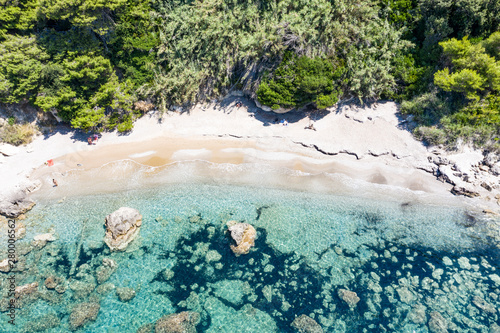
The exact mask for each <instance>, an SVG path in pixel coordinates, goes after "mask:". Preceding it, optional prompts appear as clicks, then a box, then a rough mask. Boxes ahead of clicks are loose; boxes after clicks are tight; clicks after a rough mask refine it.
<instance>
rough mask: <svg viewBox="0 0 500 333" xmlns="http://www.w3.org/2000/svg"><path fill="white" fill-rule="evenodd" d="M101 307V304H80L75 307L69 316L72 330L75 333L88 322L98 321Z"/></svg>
mask: <svg viewBox="0 0 500 333" xmlns="http://www.w3.org/2000/svg"><path fill="white" fill-rule="evenodd" d="M100 307H101V306H100V305H99V303H80V304H77V305H75V307H74V308H73V310H72V311H71V315H70V316H69V325H70V328H71V330H73V331H74V330H76V329H77V328H79V327H81V326H83V325H85V324H86V323H87V322H89V321H91V320H96V318H97V314H98V313H99V309H100Z"/></svg>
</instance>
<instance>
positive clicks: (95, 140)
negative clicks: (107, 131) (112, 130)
mask: <svg viewBox="0 0 500 333" xmlns="http://www.w3.org/2000/svg"><path fill="white" fill-rule="evenodd" d="M97 139H99V136H98V135H97V134H94V144H97Z"/></svg>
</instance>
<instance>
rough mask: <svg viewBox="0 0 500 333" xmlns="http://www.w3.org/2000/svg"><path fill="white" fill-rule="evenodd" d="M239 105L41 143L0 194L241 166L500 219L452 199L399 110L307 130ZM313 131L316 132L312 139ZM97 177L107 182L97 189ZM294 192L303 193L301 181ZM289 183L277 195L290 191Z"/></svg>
mask: <svg viewBox="0 0 500 333" xmlns="http://www.w3.org/2000/svg"><path fill="white" fill-rule="evenodd" d="M238 100H241V98H240V99H238V98H234V97H229V98H227V99H225V100H224V101H222V102H221V103H218V104H209V105H197V106H196V107H194V108H193V109H191V110H189V111H180V112H179V111H177V112H169V113H167V114H164V115H163V116H161V118H159V114H157V113H154V112H150V113H148V114H147V115H145V116H143V117H142V118H140V119H139V120H137V121H136V123H135V127H134V130H133V131H132V132H131V133H129V134H128V135H120V134H118V133H116V132H114V133H104V134H102V137H101V138H100V139H99V142H98V143H97V145H88V144H87V142H86V137H85V136H84V135H80V136H78V135H75V133H66V134H63V133H55V134H54V135H49V136H45V137H42V136H40V137H37V138H36V139H35V140H34V142H33V143H31V144H30V145H28V146H26V147H24V148H20V149H19V151H18V153H17V154H16V155H14V156H9V157H4V158H3V160H2V164H1V165H0V173H1V174H2V178H4V179H5V182H4V184H5V185H4V187H3V188H2V193H1V194H4V195H5V194H6V193H8V191H12V190H14V189H23V187H27V186H29V184H33V182H37V181H38V180H40V181H41V189H40V191H39V192H40V194H39V195H36V196H39V197H40V196H44V195H46V194H47V193H51V197H52V196H53V197H59V198H60V197H64V196H65V195H68V194H69V193H73V195H78V193H80V192H79V190H78V189H80V188H82V187H85V188H87V189H88V190H87V191H92V190H91V189H90V188H91V185H89V184H87V186H80V185H79V184H73V183H71V181H70V183H67V181H69V180H70V179H72V182H75V179H80V180H79V181H80V182H84V183H92V177H93V180H94V181H99V182H101V183H102V182H105V179H106V178H110V177H111V178H112V176H113V175H114V176H115V177H118V178H119V177H120V176H119V175H118V174H119V171H117V170H116V168H115V169H114V170H112V169H113V168H105V167H103V166H106V165H109V164H110V163H116V162H118V161H125V162H129V161H132V162H133V164H134V163H135V164H137V168H139V167H145V168H156V169H162V168H163V169H165V168H168V166H171V165H173V164H176V163H179V162H190V161H191V162H192V161H206V162H209V163H212V164H214V165H219V166H220V165H226V164H229V165H245V166H247V168H249V169H248V170H251V169H252V167H251V165H267V166H271V167H272V168H283V169H285V170H289V171H291V172H296V173H301V174H302V175H315V176H320V178H321V175H323V176H325V175H326V176H331V175H337V176H339V177H340V178H342V177H344V178H345V180H346V181H345V182H344V183H345V185H346V186H347V187H348V186H349V183H354V182H358V183H360V184H361V185H356V186H357V187H356V188H359V187H358V186H361V187H363V184H366V185H370V186H372V185H373V186H375V187H377V186H378V187H379V188H380V193H383V192H386V191H390V189H391V188H392V189H396V188H400V189H404V190H409V191H412V192H414V193H415V196H416V197H418V196H419V195H420V196H421V195H423V194H427V195H431V196H434V197H437V196H439V197H441V198H442V200H443V202H446V201H450V202H461V203H463V204H464V205H467V206H470V207H476V208H477V209H478V210H485V209H487V210H491V211H499V210H500V209H499V208H500V206H498V205H497V204H496V203H495V200H490V201H487V200H484V197H482V198H465V197H458V196H455V195H453V194H451V193H450V190H451V189H452V188H453V185H451V184H449V183H446V182H443V181H439V180H437V179H436V176H435V172H436V163H434V161H433V159H432V157H431V158H429V156H433V152H432V151H429V150H428V149H427V148H426V147H424V146H423V145H422V143H420V142H418V141H416V140H415V139H414V138H413V137H412V135H411V133H410V132H409V131H407V130H406V129H405V128H404V125H403V122H402V121H401V119H399V118H398V113H397V111H398V109H397V105H396V104H395V103H393V102H385V103H378V104H374V105H371V106H365V107H363V108H358V107H356V106H352V105H342V104H341V105H339V107H338V108H337V109H336V110H330V112H329V113H323V114H321V113H316V114H312V115H311V117H310V118H313V120H311V119H310V118H308V117H305V116H304V114H300V113H291V114H281V115H276V114H273V113H267V112H263V111H260V110H259V109H258V108H256V107H255V106H254V105H253V103H252V102H248V101H247V102H246V103H244V104H243V106H242V107H240V108H238V107H236V105H235V104H236V101H238ZM281 119H286V120H287V121H288V126H283V125H281V124H279V121H280V120H281ZM311 123H312V124H314V128H315V129H316V130H311V129H306V127H307V126H308V125H310V124H311ZM48 159H53V160H54V166H51V167H49V166H45V165H44V164H43V163H44V162H45V161H46V160H48ZM122 163H123V162H122ZM115 165H116V164H115ZM137 168H136V169H137ZM110 169H111V170H110ZM132 169H134V168H132ZM92 170H93V171H92ZM95 170H100V171H99V172H96V171H95ZM104 170H105V172H104ZM75 174H80V175H78V176H75ZM86 174H87V176H85V175H86ZM91 174H92V175H91ZM99 174H100V177H101V180H97V179H95V178H96V177H99ZM67 175H72V177H67V178H66V176H67ZM122 176H125V175H122ZM89 177H90V178H89ZM237 178H238V177H236V178H235V179H237ZM239 178H241V176H239ZM52 179H57V181H58V183H59V188H52V184H51V182H52ZM351 180H352V181H351ZM249 182H250V183H251V180H249ZM296 182H297V183H298V185H297V186H296V188H297V189H300V188H301V186H302V187H304V186H303V185H304V184H300V183H301V181H296ZM286 183H287V180H285V181H282V182H281V185H279V184H280V182H277V185H278V186H282V185H285V187H286ZM302 183H304V181H302ZM80 184H81V183H80ZM351 185H352V184H351ZM373 186H372V187H373ZM89 187H90V188H89ZM320 187H321V186H320ZM63 188H67V190H66V191H63V190H62V189H63ZM117 190H118V189H117ZM336 190H337V191H338V192H342V190H341V189H340V188H337V189H336ZM332 191H335V190H332ZM396 196H397V195H396ZM432 200H435V199H431V201H432Z"/></svg>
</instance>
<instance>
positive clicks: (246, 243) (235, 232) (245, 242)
mask: <svg viewBox="0 0 500 333" xmlns="http://www.w3.org/2000/svg"><path fill="white" fill-rule="evenodd" d="M227 224H228V227H229V231H230V232H231V237H232V238H233V240H234V241H235V242H236V246H235V245H231V250H232V251H233V252H234V254H235V255H236V256H239V255H242V254H247V253H248V252H249V251H250V248H252V247H253V246H254V245H255V237H256V236H257V232H256V231H255V228H254V227H252V226H251V225H250V224H248V223H238V222H236V221H230V222H228V223H227Z"/></svg>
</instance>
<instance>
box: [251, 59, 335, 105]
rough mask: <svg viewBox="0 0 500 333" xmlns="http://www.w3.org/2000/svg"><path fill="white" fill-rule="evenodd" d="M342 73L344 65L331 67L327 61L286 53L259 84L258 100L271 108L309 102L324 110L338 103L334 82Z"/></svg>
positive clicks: (330, 62) (329, 61)
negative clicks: (273, 69)
mask: <svg viewBox="0 0 500 333" xmlns="http://www.w3.org/2000/svg"><path fill="white" fill-rule="evenodd" d="M343 70H344V67H343V66H339V67H337V68H334V66H333V64H332V61H331V60H328V59H324V58H308V57H306V56H301V57H298V56H296V55H294V54H293V53H291V52H286V53H285V56H284V58H283V60H282V61H281V63H280V65H279V66H278V68H276V70H275V71H274V72H273V73H272V74H271V75H268V76H267V77H266V78H264V80H263V81H262V83H261V84H260V85H259V88H258V89H257V98H258V100H259V102H260V103H262V104H264V105H268V106H271V107H272V108H273V109H278V108H279V107H282V108H294V107H300V106H303V105H306V104H309V103H315V104H316V106H317V107H318V108H320V109H324V108H327V107H329V106H332V105H334V104H335V103H337V101H338V97H339V95H340V89H339V87H338V83H337V81H339V80H340V77H341V75H342V74H343Z"/></svg>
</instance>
